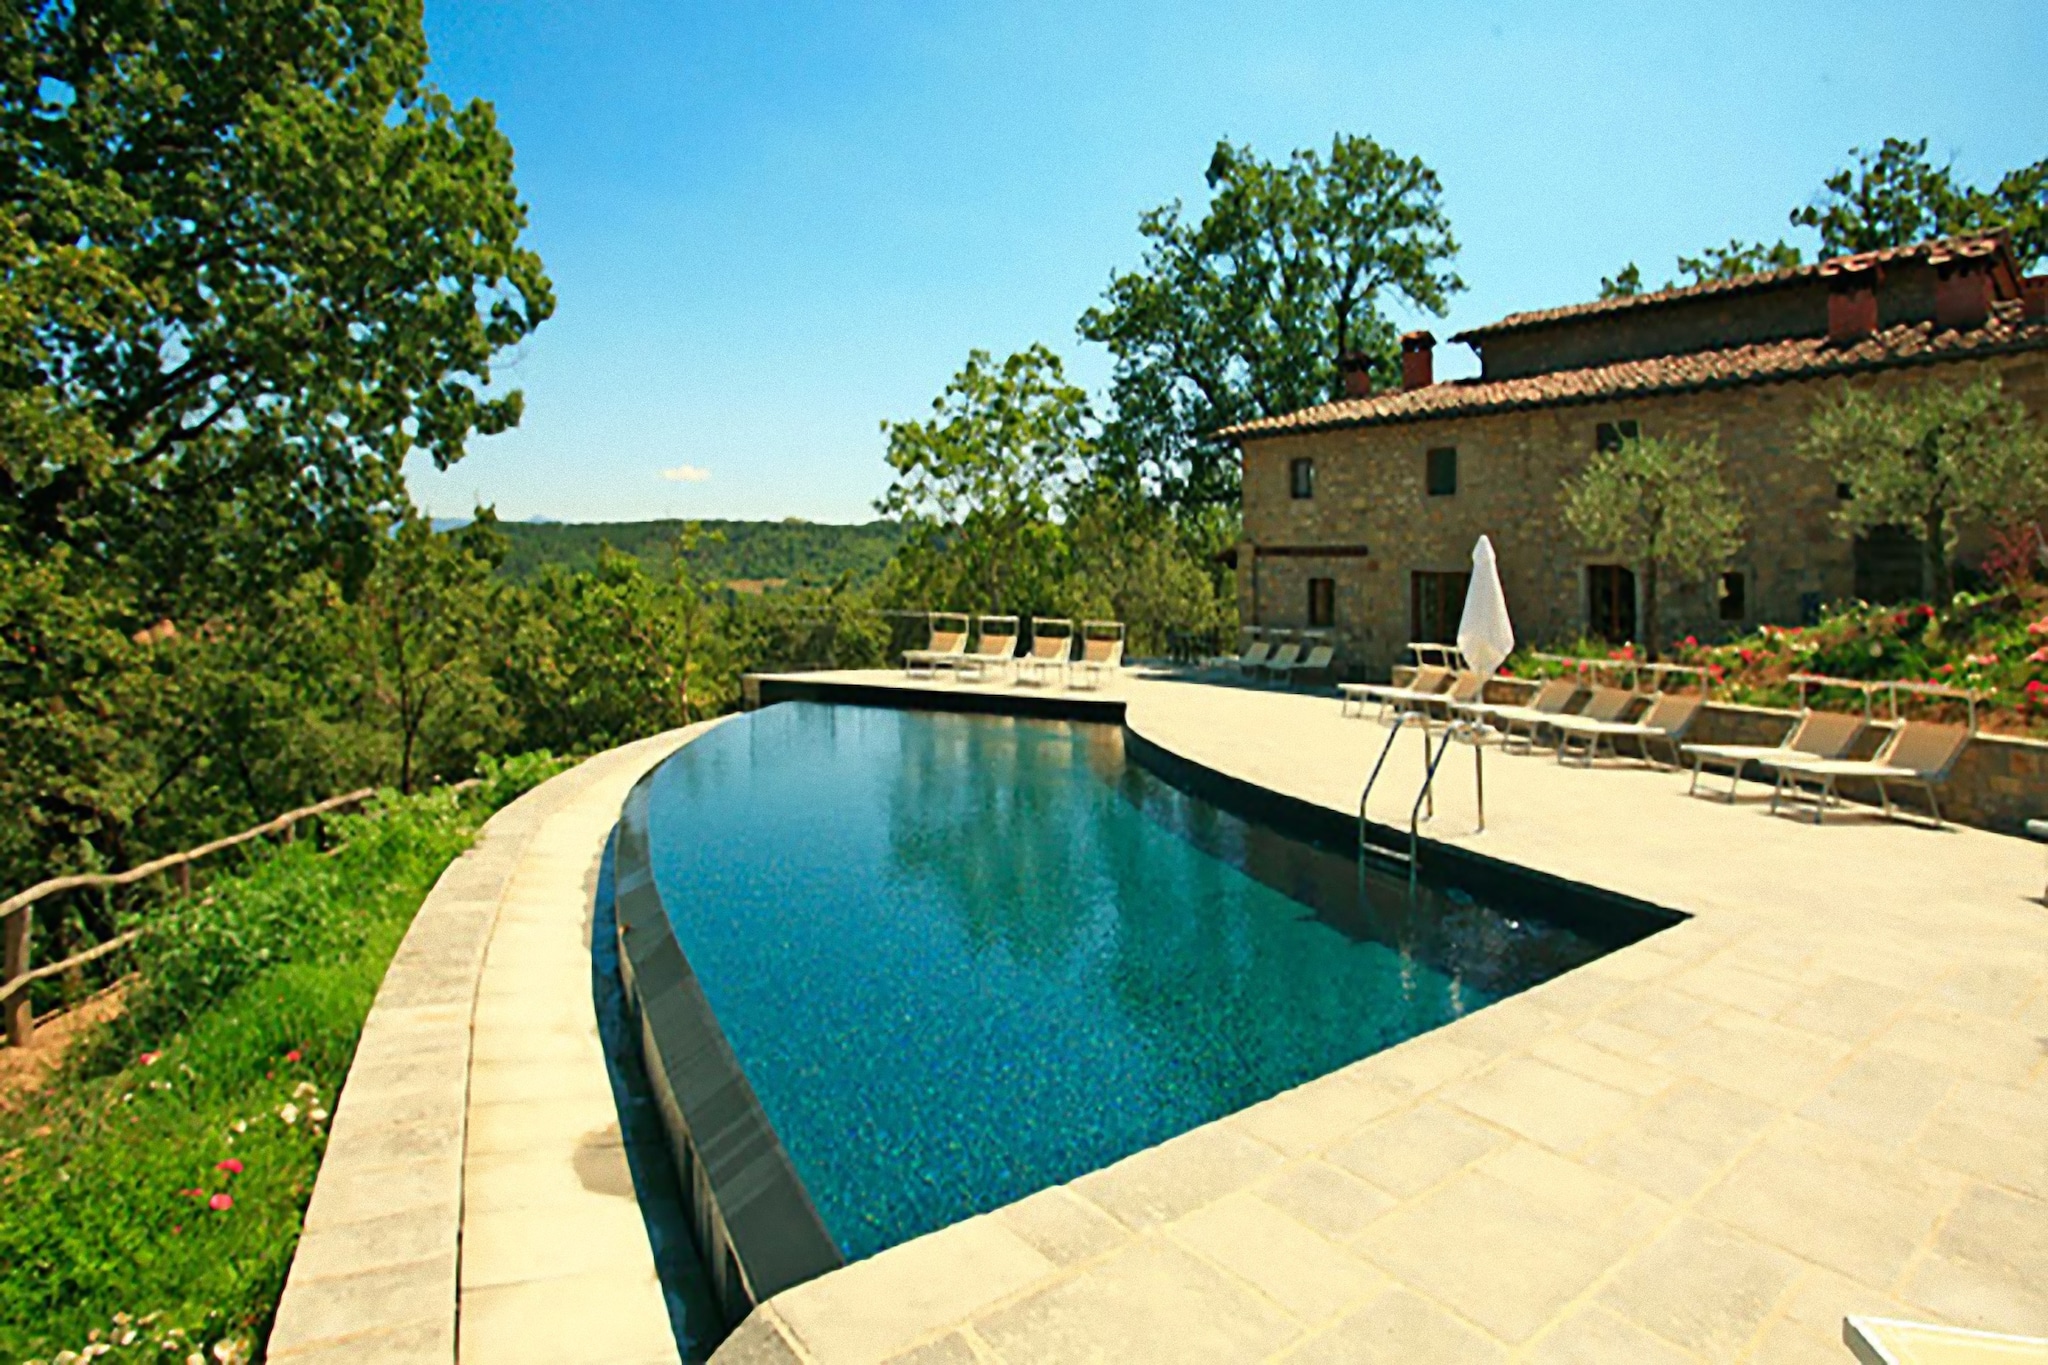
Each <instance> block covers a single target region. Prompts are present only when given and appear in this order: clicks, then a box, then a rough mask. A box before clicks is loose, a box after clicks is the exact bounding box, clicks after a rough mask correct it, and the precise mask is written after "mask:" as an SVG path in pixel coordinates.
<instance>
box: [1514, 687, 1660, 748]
mask: <svg viewBox="0 0 2048 1365" xmlns="http://www.w3.org/2000/svg"><path fill="white" fill-rule="evenodd" d="M1642 695H1643V694H1642V693H1640V692H1633V691H1630V690H1629V689H1628V688H1626V687H1607V686H1603V685H1598V684H1596V685H1595V686H1594V688H1593V692H1592V695H1591V696H1589V697H1587V698H1586V704H1585V705H1584V706H1581V707H1580V708H1579V709H1578V711H1577V712H1576V713H1575V714H1572V715H1563V714H1559V715H1555V716H1546V717H1544V718H1543V719H1542V720H1539V721H1537V722H1535V724H1534V726H1533V729H1534V730H1535V731H1538V732H1540V731H1542V730H1546V729H1549V730H1555V731H1557V761H1558V762H1560V763H1562V762H1564V761H1565V759H1566V758H1567V757H1569V755H1570V753H1571V731H1570V730H1569V729H1567V728H1566V727H1567V726H1570V725H1577V726H1579V727H1581V730H1583V729H1584V727H1587V726H1591V725H1612V724H1613V723H1615V722H1616V721H1619V720H1620V719H1621V718H1622V717H1623V716H1625V715H1627V714H1628V711H1629V708H1630V707H1632V706H1634V705H1635V704H1636V703H1637V702H1638V701H1640V700H1642ZM1541 737H1542V736H1541V734H1540V733H1538V734H1534V735H1532V737H1531V740H1530V743H1531V746H1532V747H1533V746H1534V743H1535V741H1536V740H1537V739H1540V738H1541Z"/></svg>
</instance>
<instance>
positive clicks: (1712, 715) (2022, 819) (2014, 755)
mask: <svg viewBox="0 0 2048 1365" xmlns="http://www.w3.org/2000/svg"><path fill="white" fill-rule="evenodd" d="M1412 673H1413V670H1412V669H1408V668H1399V669H1396V670H1395V671H1394V677H1395V679H1396V680H1397V681H1398V680H1405V679H1406V678H1407V677H1408V676H1410V675H1412ZM1536 686H1537V685H1536V684H1535V683H1534V682H1531V681H1529V680H1527V679H1521V678H1495V679H1494V680H1492V681H1491V682H1489V683H1488V684H1487V687H1486V699H1487V700H1488V701H1492V702H1503V703H1508V704H1515V703H1520V702H1523V701H1526V700H1527V699H1528V698H1529V696H1530V695H1531V694H1532V693H1533V692H1534V691H1535V690H1536ZM1798 720H1799V714H1798V713H1797V712H1796V711H1783V710H1778V709H1776V708H1774V707H1766V706H1736V705H1733V704H1730V703H1726V702H1709V703H1708V704H1707V706H1706V709H1705V710H1704V711H1702V712H1701V714H1700V718H1699V719H1698V720H1697V721H1695V722H1694V724H1693V730H1692V734H1691V736H1690V739H1691V741H1692V742H1693V743H1696V744H1777V743H1779V742H1780V741H1781V740H1783V739H1784V738H1785V736H1786V735H1787V734H1788V733H1790V731H1791V729H1792V727H1793V726H1794V725H1795V724H1797V723H1798ZM1890 728H1891V727H1890V725H1889V723H1888V722H1885V721H1879V722H1877V724H1876V725H1874V726H1873V727H1872V728H1871V730H1870V731H1869V732H1868V733H1866V734H1865V735H1864V737H1863V740H1862V742H1861V743H1860V744H1858V745H1857V747H1856V749H1855V750H1854V751H1853V754H1852V757H1856V758H1868V757H1869V756H1870V755H1871V754H1873V753H1875V752H1876V751H1877V747H1878V746H1879V745H1880V744H1882V743H1883V742H1884V737H1885V734H1886V733H1887V732H1888V731H1889V730H1890ZM1744 775H1745V776H1747V777H1749V778H1751V779H1753V780H1756V781H1768V780H1770V777H1769V774H1768V773H1767V772H1766V771H1765V770H1764V769H1762V768H1759V767H1756V766H1755V765H1754V764H1752V765H1751V766H1750V768H1749V769H1748V771H1747V772H1746V773H1745V774H1744ZM1709 780H1710V781H1713V782H1714V783H1715V784H1716V787H1717V789H1719V786H1720V784H1722V783H1725V782H1726V781H1727V779H1726V777H1725V776H1716V777H1713V778H1710V779H1709ZM1893 790H1894V800H1895V802H1896V803H1897V804H1899V805H1901V806H1903V807H1905V808H1906V809H1907V810H1908V811H1909V812H1911V813H1913V814H1915V815H1919V814H1924V813H1925V811H1926V796H1925V794H1924V793H1922V792H1921V791H1920V790H1919V789H1918V788H1907V789H1904V790H1903V791H1901V790H1900V789H1898V788H1894V789H1893ZM1841 791H1842V795H1843V796H1845V797H1847V798H1848V799H1849V800H1851V801H1856V802H1861V803H1863V804H1866V805H1872V806H1875V805H1877V804H1878V794H1877V787H1876V785H1875V784H1873V783H1869V782H1855V783H1845V784H1843V786H1842V788H1841ZM1935 795H1936V797H1937V799H1938V800H1939V801H1940V802H1941V813H1942V815H1943V817H1944V818H1946V819H1949V820H1953V821H1955V822H1956V823H1957V824H1962V825H1973V826H1975V827H1976V828H1978V829H1988V830H1995V831H1997V832H1998V833H2000V834H2022V833H2024V832H2025V829H2026V823H2027V821H2029V820H2039V819H2042V818H2043V817H2048V741H2042V740H2038V739H2024V738H2021V737H2019V736H2017V735H1986V734H1980V735H1978V736H1976V737H1975V738H1974V739H1972V740H1971V741H1970V747H1969V748H1968V749H1965V750H1964V751H1963V756H1962V758H1961V759H1960V760H1959V761H1958V762H1957V763H1956V766H1955V770H1954V771H1953V772H1952V773H1950V774H1949V779H1948V781H1947V782H1946V783H1944V784H1942V785H1941V786H1940V787H1938V788H1936V790H1935Z"/></svg>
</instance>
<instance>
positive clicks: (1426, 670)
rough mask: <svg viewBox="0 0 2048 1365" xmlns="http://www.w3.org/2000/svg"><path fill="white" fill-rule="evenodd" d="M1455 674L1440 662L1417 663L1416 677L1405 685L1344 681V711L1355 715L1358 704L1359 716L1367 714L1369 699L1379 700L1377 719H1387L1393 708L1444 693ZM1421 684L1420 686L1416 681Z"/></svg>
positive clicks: (1411, 704)
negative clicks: (1354, 711) (1355, 707)
mask: <svg viewBox="0 0 2048 1365" xmlns="http://www.w3.org/2000/svg"><path fill="white" fill-rule="evenodd" d="M1453 676H1454V674H1453V673H1452V671H1451V670H1450V669H1448V668H1445V667H1444V666H1442V665H1440V664H1418V665H1417V666H1416V669H1415V676H1414V677H1412V678H1410V679H1409V680H1408V681H1407V683H1405V684H1396V683H1345V684H1344V685H1343V686H1342V687H1341V688H1339V689H1338V691H1339V692H1341V693H1342V694H1343V697H1344V700H1343V704H1342V708H1341V709H1342V712H1343V714H1345V715H1350V714H1352V711H1351V708H1352V706H1353V705H1354V704H1355V705H1356V706H1357V707H1358V711H1357V713H1356V714H1357V715H1359V716H1360V717H1363V716H1364V715H1365V706H1366V703H1367V702H1375V701H1376V702H1378V703H1379V704H1380V713H1379V715H1378V717H1376V719H1379V720H1385V719H1386V718H1387V712H1388V711H1389V710H1390V709H1402V708H1406V707H1409V706H1413V705H1418V704H1420V703H1421V702H1423V701H1426V700H1428V699H1430V698H1432V697H1438V696H1441V695H1442V694H1443V691H1444V689H1445V688H1447V687H1449V686H1450V685H1451V680H1452V678H1453ZM1418 683H1420V684H1422V685H1421V686H1419V687H1418V686H1417V685H1416V684H1418Z"/></svg>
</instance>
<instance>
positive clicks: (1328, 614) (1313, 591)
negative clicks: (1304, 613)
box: [1308, 578, 1337, 626]
mask: <svg viewBox="0 0 2048 1365" xmlns="http://www.w3.org/2000/svg"><path fill="white" fill-rule="evenodd" d="M1308 623H1309V624H1310V625H1311V626H1334V625H1336V624H1337V580H1336V579H1334V578H1311V579H1310V580H1309V581H1308Z"/></svg>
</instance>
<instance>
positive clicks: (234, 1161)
mask: <svg viewBox="0 0 2048 1365" xmlns="http://www.w3.org/2000/svg"><path fill="white" fill-rule="evenodd" d="M213 1169H215V1170H216V1171H226V1172H227V1173H228V1174H229V1175H240V1174H241V1173H242V1159H241V1158H240V1157H236V1156H231V1157H229V1158H228V1159H227V1160H226V1161H221V1162H216V1163H215V1164H214V1168H213Z"/></svg>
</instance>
